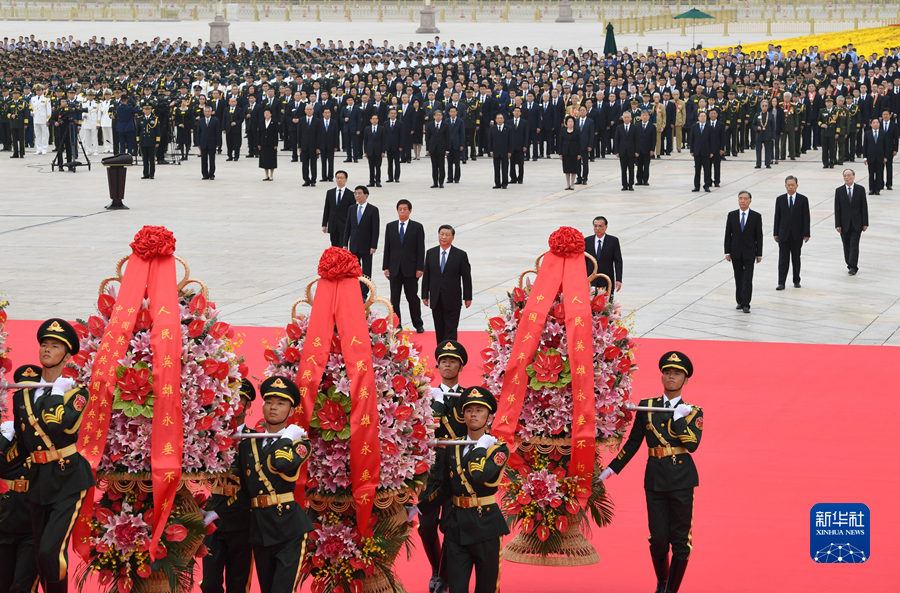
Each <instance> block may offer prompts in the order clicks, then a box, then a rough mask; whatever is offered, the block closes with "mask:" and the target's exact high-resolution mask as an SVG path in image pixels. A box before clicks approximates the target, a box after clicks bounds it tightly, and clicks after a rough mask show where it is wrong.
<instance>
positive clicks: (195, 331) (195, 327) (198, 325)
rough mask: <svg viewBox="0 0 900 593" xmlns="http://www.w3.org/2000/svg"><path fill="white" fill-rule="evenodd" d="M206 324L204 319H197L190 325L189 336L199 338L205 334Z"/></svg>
mask: <svg viewBox="0 0 900 593" xmlns="http://www.w3.org/2000/svg"><path fill="white" fill-rule="evenodd" d="M205 327H206V323H204V321H203V320H202V319H195V320H193V321H191V322H190V323H189V324H188V336H190V337H192V338H196V337H199V336H200V334H202V333H203V329H204V328H205Z"/></svg>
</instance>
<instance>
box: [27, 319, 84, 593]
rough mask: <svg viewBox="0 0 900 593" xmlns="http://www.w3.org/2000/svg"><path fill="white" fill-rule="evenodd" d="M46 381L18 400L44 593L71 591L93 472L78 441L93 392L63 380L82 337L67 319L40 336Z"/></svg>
mask: <svg viewBox="0 0 900 593" xmlns="http://www.w3.org/2000/svg"><path fill="white" fill-rule="evenodd" d="M37 339H38V343H39V344H40V350H39V354H40V361H41V367H42V369H41V379H42V382H44V383H53V387H52V388H50V387H45V388H39V389H20V390H18V391H17V392H16V393H15V395H14V396H13V406H12V407H13V421H14V422H15V431H16V441H17V445H18V446H19V447H21V448H22V449H23V452H27V453H28V456H29V461H30V463H31V471H30V472H29V474H28V500H29V502H30V503H31V525H32V530H33V532H34V548H35V550H36V551H37V564H38V572H39V575H40V579H41V582H42V584H43V590H44V592H45V593H66V592H67V591H68V586H69V581H68V549H69V538H70V537H71V535H72V527H73V526H74V525H75V520H76V519H77V517H78V513H79V511H80V510H81V505H82V503H83V502H84V497H85V495H86V494H87V491H88V489H89V488H91V487H92V486H93V485H94V474H93V472H92V471H91V466H90V464H89V463H88V462H87V460H86V459H85V458H84V457H82V456H81V454H80V453H78V451H77V449H76V446H75V443H76V441H77V440H78V429H79V428H80V427H81V420H82V414H81V413H82V411H83V410H84V407H85V405H86V404H87V399H88V390H87V388H86V387H83V386H80V385H76V384H75V382H74V381H73V380H72V379H69V378H66V377H63V376H62V371H63V368H64V367H65V365H66V363H67V362H68V361H69V360H70V359H71V358H72V356H74V355H76V354H78V350H79V344H78V334H77V333H76V332H75V329H74V328H73V327H72V326H71V325H70V324H69V323H68V322H66V321H63V320H62V319H48V320H47V321H45V322H44V323H42V324H41V325H40V327H39V328H38V332H37Z"/></svg>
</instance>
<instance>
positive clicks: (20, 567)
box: [0, 364, 41, 593]
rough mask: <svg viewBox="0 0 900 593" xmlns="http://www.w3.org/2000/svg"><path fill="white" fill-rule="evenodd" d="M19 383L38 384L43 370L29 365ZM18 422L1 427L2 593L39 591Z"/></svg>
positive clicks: (16, 377)
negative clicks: (4, 486)
mask: <svg viewBox="0 0 900 593" xmlns="http://www.w3.org/2000/svg"><path fill="white" fill-rule="evenodd" d="M13 377H14V378H13V381H14V382H16V383H36V382H37V381H39V380H40V378H41V367H39V366H38V365H34V364H28V365H25V366H23V367H20V368H19V369H17V370H16V372H15V373H14V374H13ZM15 432H16V429H15V422H14V421H12V420H8V421H6V422H4V423H3V424H2V425H0V433H2V436H0V476H2V479H3V481H4V482H6V486H7V488H8V490H7V491H6V492H5V493H4V494H2V495H0V593H33V592H36V591H37V585H38V572H37V564H36V563H35V561H34V531H33V530H32V528H31V503H29V502H28V484H29V482H28V473H29V470H30V465H31V464H30V463H29V461H28V453H27V452H26V451H25V449H24V448H22V447H20V446H19V444H18V442H17V441H16V436H15Z"/></svg>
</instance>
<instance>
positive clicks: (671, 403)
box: [663, 395, 681, 408]
mask: <svg viewBox="0 0 900 593" xmlns="http://www.w3.org/2000/svg"><path fill="white" fill-rule="evenodd" d="M680 403H681V396H680V395H679V396H678V397H676V398H673V399H670V400H669V407H670V408H674V407H675V406H677V405H678V404H680ZM665 405H666V396H665V395H663V407H665Z"/></svg>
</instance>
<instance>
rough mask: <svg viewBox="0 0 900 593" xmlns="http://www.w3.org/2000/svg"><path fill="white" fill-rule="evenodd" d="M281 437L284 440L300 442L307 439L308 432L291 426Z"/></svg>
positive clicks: (294, 425)
mask: <svg viewBox="0 0 900 593" xmlns="http://www.w3.org/2000/svg"><path fill="white" fill-rule="evenodd" d="M281 436H282V438H285V439H290V440H292V441H299V440H301V439H305V438H306V431H305V430H303V429H302V428H300V427H299V426H297V425H296V424H290V425H288V427H287V428H285V429H284V432H283V433H281Z"/></svg>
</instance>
